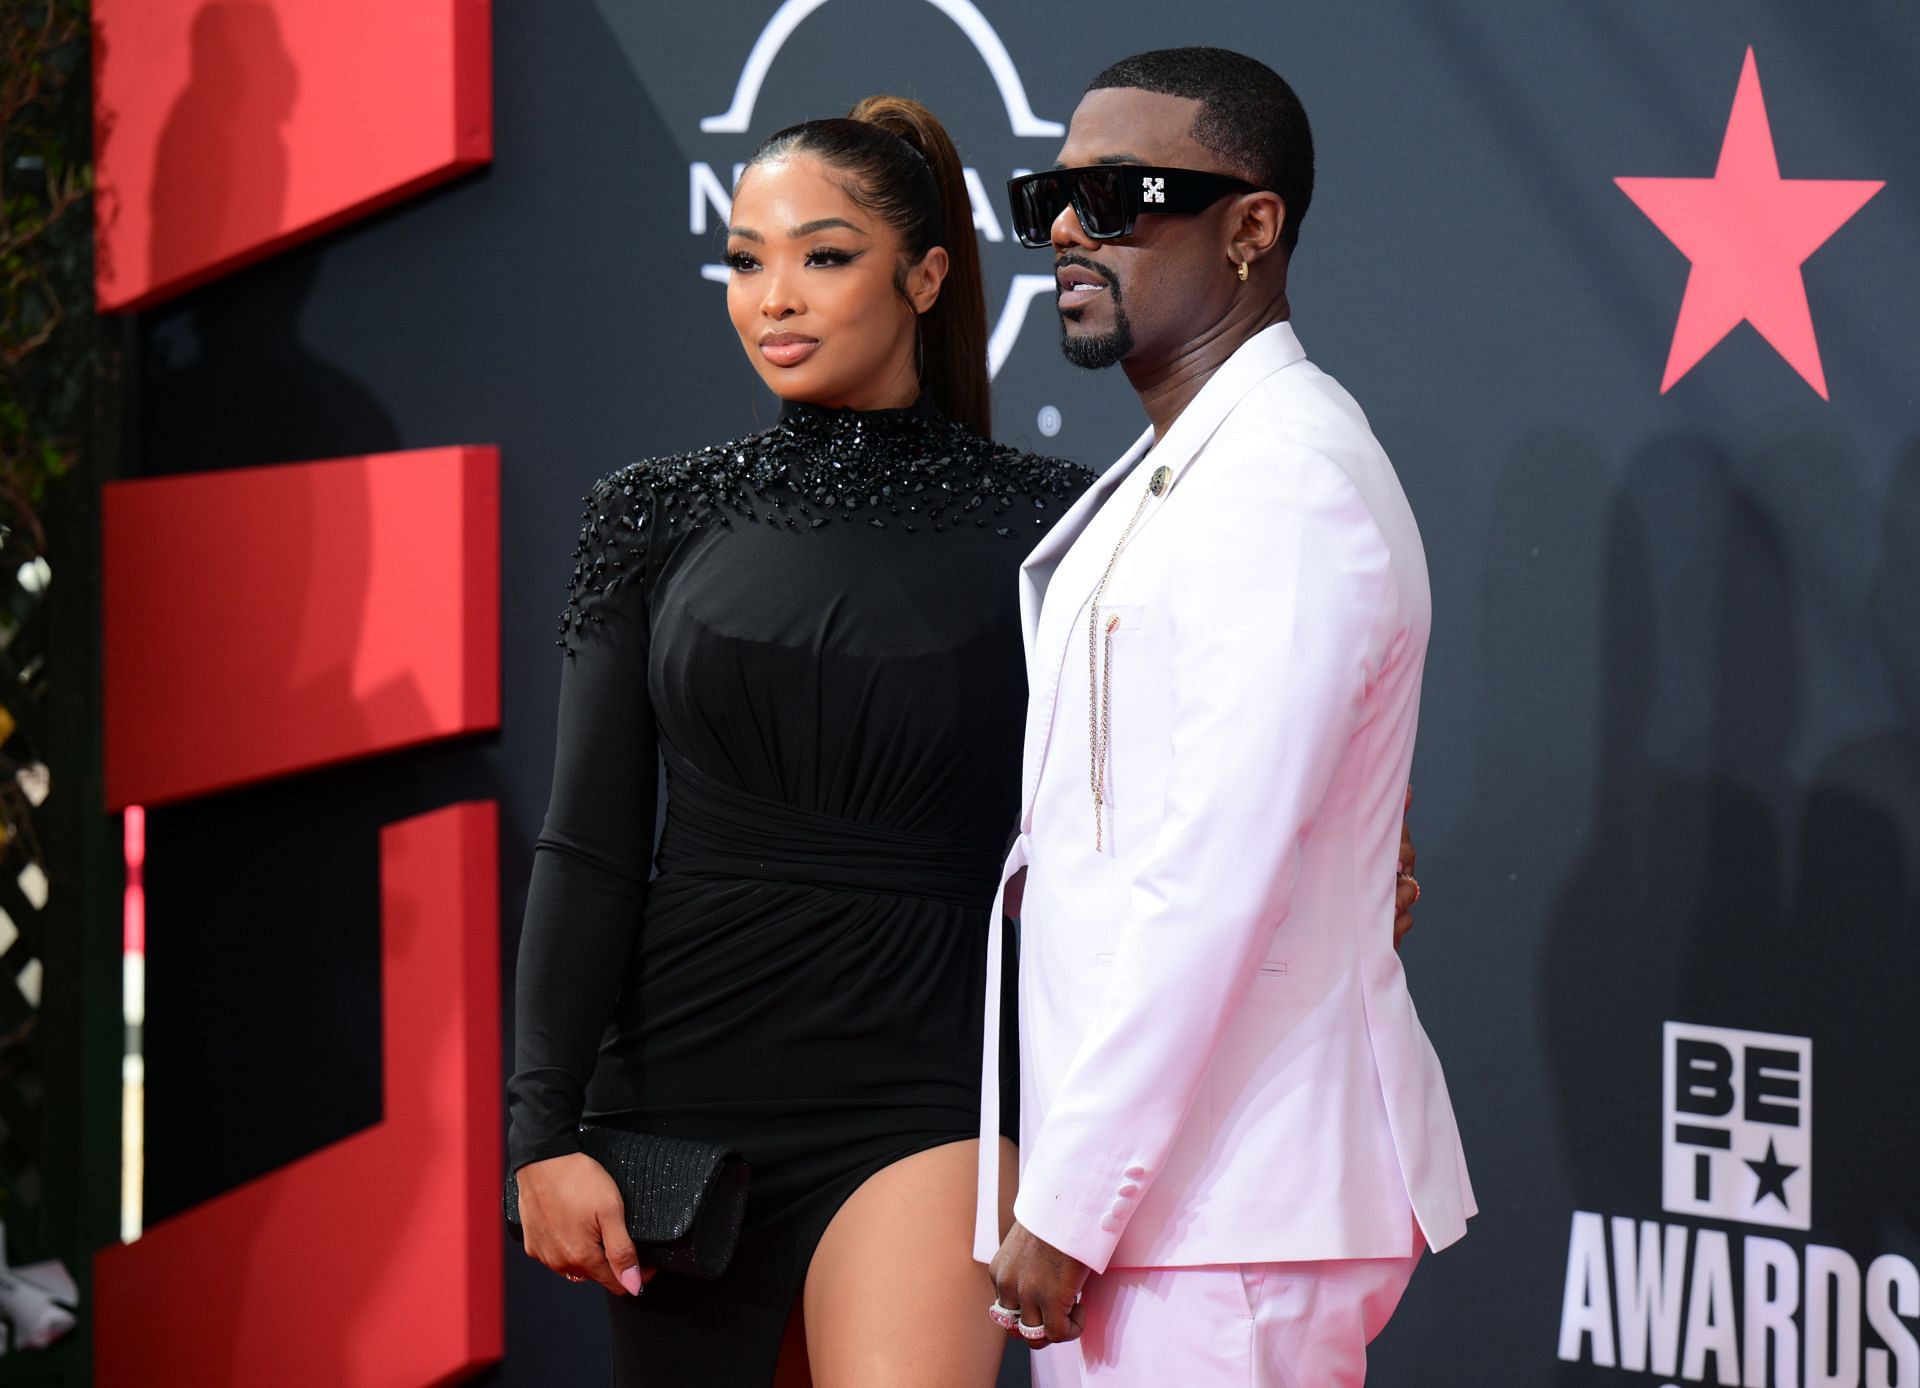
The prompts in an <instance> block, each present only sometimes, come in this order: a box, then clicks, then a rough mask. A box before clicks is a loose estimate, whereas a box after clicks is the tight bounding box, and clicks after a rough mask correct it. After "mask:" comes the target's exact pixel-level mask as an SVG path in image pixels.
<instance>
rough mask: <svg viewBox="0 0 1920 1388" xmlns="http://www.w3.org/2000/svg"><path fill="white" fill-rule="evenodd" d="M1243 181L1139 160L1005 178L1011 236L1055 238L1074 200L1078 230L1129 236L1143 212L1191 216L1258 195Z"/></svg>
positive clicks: (1034, 240)
mask: <svg viewBox="0 0 1920 1388" xmlns="http://www.w3.org/2000/svg"><path fill="white" fill-rule="evenodd" d="M1259 191H1260V190H1259V189H1258V188H1257V187H1255V186H1254V185H1253V184H1251V183H1248V182H1247V181H1246V180H1245V179H1241V178H1232V177H1229V176H1228V175H1226V174H1217V173H1201V172H1199V171H1198V170H1195V169H1153V168H1148V167H1146V166H1145V165H1143V164H1089V165H1087V166H1086V167H1085V168H1079V169H1044V170H1042V171H1041V172H1039V173H1031V174H1026V175H1024V176H1022V177H1020V178H1015V179H1009V180H1008V182H1007V196H1008V197H1009V198H1010V199H1011V200H1012V202H1013V234H1014V235H1015V236H1017V237H1019V238H1020V244H1021V245H1023V246H1033V247H1040V246H1045V245H1048V244H1050V243H1051V242H1052V240H1053V224H1054V221H1055V220H1056V219H1057V218H1058V217H1059V216H1060V214H1061V213H1062V212H1064V211H1066V210H1067V204H1068V203H1072V204H1073V210H1074V213H1075V215H1077V216H1078V217H1079V218H1080V227H1081V230H1083V231H1085V232H1086V233H1087V235H1088V236H1091V237H1092V238H1093V239H1094V240H1096V241H1111V240H1113V239H1114V238H1115V237H1118V236H1130V235H1132V233H1133V224H1134V221H1135V220H1136V219H1137V218H1138V217H1139V216H1140V214H1141V213H1142V212H1155V213H1162V212H1164V213H1173V214H1175V215H1179V216H1188V217H1190V216H1192V215H1193V214H1194V213H1196V212H1204V211H1206V210H1207V209H1208V208H1209V207H1212V206H1213V205H1214V204H1215V203H1216V202H1218V201H1220V199H1222V198H1224V197H1226V196H1227V195H1229V194H1231V193H1257V192H1259Z"/></svg>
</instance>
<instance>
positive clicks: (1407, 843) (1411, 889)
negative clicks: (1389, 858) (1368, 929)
mask: <svg viewBox="0 0 1920 1388" xmlns="http://www.w3.org/2000/svg"><path fill="white" fill-rule="evenodd" d="M1412 817H1413V787H1412V786H1408V787H1407V817H1406V818H1404V819H1402V820H1401V821H1400V875H1399V877H1398V878H1397V879H1396V880H1395V882H1394V884H1393V885H1394V893H1393V947H1394V948H1395V949H1399V948H1400V942H1401V941H1402V940H1404V939H1406V938H1407V932H1408V931H1409V930H1411V929H1413V903H1414V902H1416V901H1418V900H1419V899H1420V884H1419V882H1417V881H1415V880H1414V876H1413V864H1414V853H1413V830H1412V828H1410V827H1409V826H1410V824H1411V822H1412Z"/></svg>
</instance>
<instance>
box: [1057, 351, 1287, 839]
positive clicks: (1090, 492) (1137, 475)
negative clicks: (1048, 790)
mask: <svg viewBox="0 0 1920 1388" xmlns="http://www.w3.org/2000/svg"><path fill="white" fill-rule="evenodd" d="M1305 357H1306V352H1305V350H1304V349H1303V348H1302V347H1301V346H1300V340H1299V339H1298V338H1297V337H1295V336H1294V332H1293V329H1292V327H1291V326H1289V325H1288V324H1286V323H1276V324H1274V325H1273V326H1272V327H1269V328H1266V329H1264V330H1263V331H1261V332H1259V333H1256V334H1255V335H1254V336H1253V337H1250V338H1248V339H1247V340H1246V341H1245V342H1243V343H1241V344H1240V346H1239V349H1238V350H1236V351H1235V352H1234V354H1233V355H1232V356H1231V357H1229V358H1227V360H1226V361H1225V362H1223V363H1221V365H1220V368H1219V370H1217V371H1215V372H1214V373H1213V376H1212V378H1211V379H1209V380H1208V382H1207V383H1206V385H1204V386H1202V387H1201V388H1200V393H1199V394H1198V395H1196V396H1194V398H1193V400H1192V402H1191V403H1190V404H1188V406H1187V408H1186V409H1185V410H1183V411H1181V413H1180V417H1179V418H1178V419H1176V420H1174V422H1173V427H1172V428H1170V429H1168V430H1167V436H1166V438H1164V439H1162V440H1160V441H1158V442H1156V441H1155V439H1154V434H1153V430H1152V429H1148V430H1147V432H1146V433H1145V434H1143V435H1141V436H1140V438H1139V439H1138V440H1136V441H1135V443H1134V445H1133V447H1132V448H1130V449H1128V450H1127V453H1126V455H1125V456H1124V457H1122V458H1121V460H1120V461H1119V462H1117V463H1115V464H1114V465H1113V467H1111V468H1109V469H1108V470H1107V472H1106V474H1105V475H1104V476H1102V477H1101V478H1100V480H1099V481H1098V482H1095V483H1094V484H1093V486H1091V487H1089V488H1088V489H1087V492H1086V495H1084V496H1082V497H1081V498H1080V500H1079V501H1078V502H1077V503H1075V505H1074V506H1073V508H1072V509H1071V510H1069V511H1068V512H1067V514H1066V515H1065V516H1063V517H1062V518H1061V520H1060V523H1059V524H1058V525H1056V526H1054V528H1053V529H1052V530H1050V531H1049V532H1048V533H1047V537H1046V538H1045V539H1044V540H1042V541H1041V542H1040V545H1039V547H1038V548H1037V549H1035V550H1034V552H1033V553H1032V554H1031V555H1030V556H1028V558H1027V562H1026V563H1025V564H1023V565H1022V566H1021V570H1020V617H1021V627H1022V631H1023V633H1024V635H1025V638H1026V648H1027V651H1026V653H1027V735H1026V746H1025V749H1024V754H1023V757H1022V760H1023V762H1024V764H1025V765H1024V775H1023V777H1022V781H1023V784H1022V788H1021V789H1022V800H1021V814H1020V824H1021V828H1022V830H1023V831H1027V830H1031V828H1032V821H1033V799H1034V795H1035V794H1036V793H1037V792H1038V790H1039V787H1040V768H1041V766H1042V764H1043V762H1044V759H1045V756H1046V749H1047V744H1048V740H1049V739H1050V738H1051V737H1052V735H1053V718H1054V710H1055V707H1056V706H1057V704H1058V701H1059V691H1060V670H1061V666H1062V663H1063V662H1064V661H1065V660H1066V657H1067V647H1068V644H1069V637H1070V636H1071V634H1072V630H1073V626H1074V623H1073V621H1072V618H1073V616H1074V615H1075V614H1077V613H1078V611H1079V609H1080V607H1081V606H1082V604H1083V603H1084V602H1085V600H1086V598H1087V597H1089V596H1091V594H1092V592H1093V584H1094V583H1097V582H1098V575H1097V574H1094V575H1093V577H1092V579H1091V580H1090V581H1089V582H1088V583H1087V584H1086V586H1085V588H1084V590H1082V591H1079V592H1073V593H1066V592H1062V593H1058V594H1055V595H1054V597H1055V602H1054V604H1053V606H1052V607H1051V609H1048V608H1047V607H1046V605H1045V602H1044V599H1045V598H1046V596H1047V590H1048V586H1049V584H1050V581H1051V580H1052V577H1053V575H1054V573H1055V571H1056V570H1057V568H1058V566H1059V563H1060V560H1061V558H1062V557H1063V556H1064V555H1065V554H1066V553H1067V551H1068V550H1070V549H1071V548H1072V547H1073V544H1074V542H1075V541H1076V540H1078V539H1079V538H1080V536H1081V534H1082V533H1083V532H1084V531H1085V530H1086V527H1087V524H1088V522H1089V521H1091V520H1092V519H1093V517H1094V516H1095V515H1097V514H1098V513H1099V510H1100V508H1101V507H1102V506H1104V505H1105V504H1106V502H1107V501H1108V499H1109V498H1110V497H1112V496H1113V494H1114V492H1115V491H1116V490H1119V489H1120V488H1122V487H1123V486H1124V487H1126V488H1128V489H1129V493H1131V489H1132V488H1133V487H1135V486H1138V487H1143V488H1144V487H1145V486H1146V485H1147V478H1148V475H1149V472H1148V469H1147V468H1145V467H1144V466H1142V464H1143V463H1144V462H1151V463H1152V464H1153V468H1152V473H1154V474H1157V473H1158V472H1159V471H1160V470H1161V469H1162V468H1164V469H1165V470H1166V473H1167V476H1166V478H1165V479H1164V480H1163V482H1162V483H1161V486H1160V489H1159V491H1158V493H1157V494H1156V495H1155V496H1154V498H1153V500H1152V501H1151V502H1150V503H1149V504H1148V506H1147V508H1146V510H1145V511H1144V512H1143V513H1142V514H1141V516H1140V520H1139V522H1138V524H1136V525H1135V527H1134V530H1133V535H1134V537H1135V538H1136V539H1137V538H1138V536H1139V534H1140V532H1141V531H1142V530H1144V529H1146V527H1147V526H1148V525H1150V524H1151V523H1152V521H1153V518H1154V517H1155V516H1156V515H1157V514H1158V513H1159V512H1160V511H1161V510H1163V509H1164V508H1165V505H1166V501H1167V498H1168V497H1169V496H1171V495H1172V494H1173V491H1174V489H1175V488H1176V487H1177V486H1178V485H1179V481H1180V476H1181V474H1182V473H1183V472H1185V471H1186V469H1187V466H1188V465H1189V464H1190V463H1192V462H1193V460H1194V459H1195V458H1196V457H1198V456H1199V453H1200V451H1201V449H1202V448H1204V447H1205V446H1206V443H1207V440H1209V439H1211V438H1212V437H1213V435H1214V434H1215V432H1216V431H1218V429H1219V428H1220V426H1221V425H1222V424H1223V423H1225V422H1226V419H1227V416H1228V415H1230V414H1232V413H1233V409H1234V407H1235V406H1236V405H1238V404H1239V403H1240V402H1241V401H1242V400H1244V399H1245V398H1246V397H1247V395H1248V393H1249V392H1251V391H1252V390H1253V388H1254V387H1255V386H1257V385H1259V384H1260V382H1262V381H1264V380H1266V379H1267V377H1269V376H1271V375H1273V374H1274V372H1276V371H1280V370H1283V369H1284V368H1286V367H1289V366H1292V365H1293V364H1294V363H1295V362H1298V361H1302V360H1304V359H1305ZM1129 479H1132V480H1129ZM1129 543H1131V541H1130V542H1129ZM1089 572H1091V570H1089ZM1083 577H1084V575H1083ZM1043 612H1047V613H1049V615H1050V616H1051V617H1052V620H1050V621H1048V622H1047V623H1046V624H1045V630H1044V631H1043V630H1042V621H1041V617H1042V613H1043Z"/></svg>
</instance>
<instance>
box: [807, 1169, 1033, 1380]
mask: <svg viewBox="0 0 1920 1388" xmlns="http://www.w3.org/2000/svg"><path fill="white" fill-rule="evenodd" d="M1000 1147H1001V1152H1000V1156H1001V1180H1000V1188H1001V1191H1002V1196H1003V1204H1004V1205H1006V1206H1008V1207H1010V1206H1011V1204H1012V1199H1013V1183H1014V1180H1015V1178H1016V1169H1017V1164H1016V1161H1015V1158H1014V1149H1013V1144H1012V1143H1010V1142H1008V1141H1006V1140H1005V1139H1004V1138H1002V1139H1001V1141H1000ZM978 1151H979V1143H978V1142H976V1141H965V1142H951V1143H947V1144H946V1145H945V1146H941V1147H934V1148H931V1149H929V1150H927V1151H925V1152H916V1153H915V1154H914V1155H913V1156H910V1157H905V1158H902V1159H901V1160H900V1161H897V1162H895V1163H893V1164H892V1165H891V1166H888V1167H885V1168H883V1169H882V1170H880V1171H877V1172H875V1173H874V1174H873V1175H872V1176H870V1177H868V1178H867V1180H866V1181H865V1182H864V1183H862V1185H861V1186H860V1188H859V1189H858V1190H856V1191H855V1192H854V1193H853V1194H852V1195H851V1196H850V1197H849V1198H848V1200H847V1202H846V1204H844V1205H842V1206H841V1207H840V1210H839V1213H838V1214H836V1215H835V1216H834V1218H833V1222H832V1223H831V1224H829V1225H828V1226H827V1232H826V1233H825V1234H824V1235H823V1236H822V1237H821V1239H820V1244H819V1247H818V1248H816V1249H815V1250H814V1254H813V1262H812V1263H811V1265H810V1266H809V1267H808V1269H807V1284H806V1291H805V1294H804V1297H803V1307H804V1313H805V1328H806V1344H807V1358H808V1360H809V1362H810V1364H811V1366H812V1370H813V1383H814V1385H815V1388H902V1385H909V1384H910V1385H913V1388H992V1385H993V1383H994V1380H995V1379H996V1378H997V1377H998V1375H999V1371H1000V1356H1001V1353H1002V1352H1003V1351H1004V1349H1005V1348H1006V1338H1007V1337H1006V1332H1005V1331H1003V1330H1001V1329H1000V1328H999V1327H998V1326H996V1325H994V1323H993V1322H992V1321H990V1320H988V1319H987V1306H988V1304H989V1303H990V1302H991V1301H992V1300H993V1283H992V1281H991V1280H990V1279H989V1278H988V1277H987V1270H986V1268H985V1267H984V1266H982V1265H981V1264H979V1263H976V1262H974V1260H973V1206H974V1190H975V1179H974V1177H975V1162H976V1159H977V1158H976V1154H977V1153H978ZM1008 1218H1009V1213H1008V1210H1005V1209H1003V1211H1002V1214H1001V1227H1002V1228H1005V1227H1006V1224H1007V1220H1008Z"/></svg>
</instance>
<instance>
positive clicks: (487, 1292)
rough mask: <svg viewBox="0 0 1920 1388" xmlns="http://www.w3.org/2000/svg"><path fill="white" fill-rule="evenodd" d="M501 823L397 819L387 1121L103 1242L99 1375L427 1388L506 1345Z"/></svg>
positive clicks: (385, 1002) (157, 1382)
mask: <svg viewBox="0 0 1920 1388" xmlns="http://www.w3.org/2000/svg"><path fill="white" fill-rule="evenodd" d="M495 833H496V827H495V811H494V806H493V805H492V803H491V802H488V803H484V804H462V805H451V806H448V807H447V808H445V809H441V810H436V811H434V812H433V813H431V814H426V815H421V816H419V817H418V818H415V819H408V820H403V821H401V822H400V823H398V824H392V825H389V826H387V828H385V829H384V830H382V831H381V835H380V898H381V943H380V954H381V983H382V992H383V997H382V999H381V1041H382V1046H383V1061H382V1069H383V1075H384V1080H385V1086H386V1116H385V1118H384V1119H382V1121H381V1122H379V1123H378V1124H376V1125H374V1126H373V1127H371V1128H368V1129H367V1130H366V1131H364V1132H359V1133H355V1134H354V1135H353V1136H352V1137H349V1138H347V1139H346V1140H344V1141H342V1142H337V1143H335V1144H334V1145H332V1146H331V1147H327V1148H325V1149H323V1150H321V1151H319V1152H315V1153H314V1154H313V1155H311V1156H308V1157H304V1158H302V1159H301V1160H299V1161H296V1162H294V1163H292V1164H291V1165H288V1166H285V1167H282V1168H281V1169H280V1170H278V1171H276V1172H274V1173H273V1174H272V1175H270V1176H266V1177H263V1178H262V1179H260V1180H258V1181H253V1182H250V1183H249V1184H247V1185H245V1186H242V1187H240V1188H239V1189H238V1190H234V1191H230V1192H228V1193H227V1194H226V1195H223V1196H220V1197H219V1198H217V1199H214V1200H210V1201H208V1202H207V1203H206V1204H204V1205H200V1206H198V1207H196V1208H195V1209H192V1210H190V1211H188V1212H187V1213H186V1214H183V1215H180V1216H178V1217H177V1218H174V1219H170V1220H167V1221H165V1222H164V1223H162V1224H158V1225H155V1226H154V1227H153V1228H151V1229H149V1230H147V1232H146V1234H145V1235H144V1236H143V1237H142V1238H141V1239H140V1240H139V1241H138V1242H137V1243H131V1244H126V1245H124V1246H121V1247H117V1248H110V1249H107V1250H106V1251H104V1252H102V1253H101V1254H100V1255H99V1256H98V1257H97V1258H96V1259H95V1260H94V1290H95V1327H94V1337H95V1338H94V1355H95V1367H96V1373H97V1375H98V1379H99V1382H100V1383H102V1384H104V1385H122V1384H140V1385H143V1388H219V1385H228V1384H230V1385H234V1388H243V1386H244V1388H257V1386H258V1385H263V1384H273V1385H275V1388H307V1385H311V1388H419V1385H422V1384H428V1383H437V1382H441V1381H443V1380H445V1379H447V1378H450V1377H452V1376H455V1375H458V1374H460V1373H462V1372H464V1371H465V1370H467V1369H469V1368H472V1367H474V1366H477V1365H480V1364H484V1363H487V1362H489V1361H491V1360H493V1359H497V1358H499V1356H500V1354H501V1350H502V1336H503V1330H502V1309H501V1297H502V1276H503V1269H502V1256H503V1248H504V1240H503V1239H502V1237H501V1231H500V1214H499V1205H500V1183H501V1180H502V1175H503V1173H502V1169H501V1159H500V1083H499V1074H498V1068H499V1056H500V1006H499V908H498V900H497V891H498V887H497V883H498V871H497V864H496V859H495ZM202 1005H205V1006H217V1002H216V1001H214V1000H207V1001H206V1002H205V1003H203V1004H202ZM234 1044H235V1045H236V1046H250V1045H264V1044H271V1038H263V1037H235V1038H234ZM287 1098H288V1096H284V1095H276V1096H263V1102H269V1103H271V1102H285V1101H286V1100H287ZM234 1121H235V1122H236V1123H242V1122H246V1121H247V1118H246V1115H245V1114H235V1115H234ZM211 1140H214V1141H217V1140H218V1137H217V1135H214V1136H213V1137H212V1138H211Z"/></svg>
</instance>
